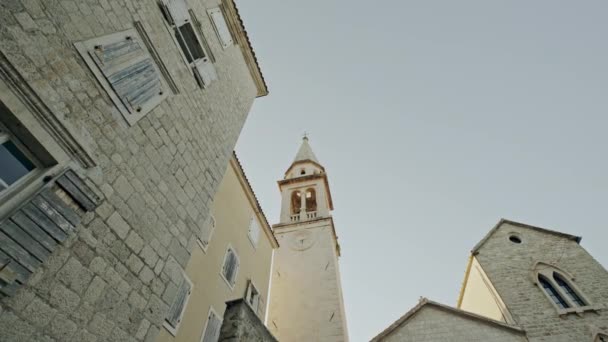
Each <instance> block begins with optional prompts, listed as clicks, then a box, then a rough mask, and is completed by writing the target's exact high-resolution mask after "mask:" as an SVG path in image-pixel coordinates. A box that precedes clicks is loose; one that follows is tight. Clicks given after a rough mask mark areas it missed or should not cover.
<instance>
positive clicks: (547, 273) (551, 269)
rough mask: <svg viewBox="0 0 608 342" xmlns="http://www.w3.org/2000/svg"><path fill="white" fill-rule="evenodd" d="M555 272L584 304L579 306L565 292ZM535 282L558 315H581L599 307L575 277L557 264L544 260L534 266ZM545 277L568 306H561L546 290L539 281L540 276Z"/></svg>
mask: <svg viewBox="0 0 608 342" xmlns="http://www.w3.org/2000/svg"><path fill="white" fill-rule="evenodd" d="M554 274H557V276H558V277H560V278H561V279H562V280H563V281H564V282H565V283H566V284H567V285H568V286H569V287H570V288H571V289H572V290H573V291H574V293H575V294H576V295H577V296H578V297H579V298H580V299H581V300H582V301H583V302H584V303H585V305H584V306H579V305H578V304H577V303H575V302H573V301H572V299H571V298H570V296H569V295H568V294H567V293H565V292H564V290H563V289H562V287H561V286H559V284H557V282H556V281H555V278H554ZM532 276H533V277H534V278H533V282H534V284H535V285H536V286H537V287H538V288H539V289H540V290H541V292H542V293H543V294H544V295H545V296H546V297H547V299H548V300H549V301H550V302H551V304H552V305H553V307H554V308H555V310H556V311H557V313H558V315H560V316H561V315H567V314H571V313H576V314H579V315H581V314H582V313H583V312H584V311H595V310H598V309H599V308H598V307H596V306H595V305H593V304H592V302H591V301H590V300H589V298H588V297H587V296H586V295H585V294H584V293H583V291H581V289H580V288H579V287H578V286H577V284H576V283H575V281H574V280H575V279H574V277H573V276H572V275H571V274H570V273H568V272H566V271H564V270H561V269H559V268H558V267H556V266H553V265H551V264H548V263H544V262H537V263H536V264H535V265H534V267H533V272H532ZM541 276H542V277H543V278H545V280H546V281H547V282H548V283H549V284H550V285H551V286H552V287H553V289H554V290H555V291H556V292H557V293H558V294H559V295H560V296H561V298H562V300H563V301H564V302H566V303H567V304H568V306H569V307H568V308H560V307H559V306H558V305H557V304H556V303H555V302H554V301H553V299H552V298H551V297H550V296H549V294H548V293H547V292H546V291H545V289H544V288H543V287H542V285H541V284H540V281H539V279H540V278H539V277H541Z"/></svg>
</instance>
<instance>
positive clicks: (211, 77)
mask: <svg viewBox="0 0 608 342" xmlns="http://www.w3.org/2000/svg"><path fill="white" fill-rule="evenodd" d="M193 72H194V75H196V79H197V81H198V83H199V85H200V86H201V87H203V88H205V87H207V86H208V85H209V84H210V83H211V82H213V81H215V80H217V72H216V71H215V67H214V66H213V63H211V61H210V60H209V58H207V57H205V58H202V59H199V60H197V61H196V62H195V63H194V68H193Z"/></svg>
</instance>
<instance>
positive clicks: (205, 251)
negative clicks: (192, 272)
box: [196, 239, 209, 254]
mask: <svg viewBox="0 0 608 342" xmlns="http://www.w3.org/2000/svg"><path fill="white" fill-rule="evenodd" d="M196 243H197V244H198V246H199V247H200V248H201V249H202V250H203V253H205V254H207V249H209V244H207V245H205V244H204V243H203V242H202V241H201V239H196Z"/></svg>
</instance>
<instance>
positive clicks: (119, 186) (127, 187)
mask: <svg viewBox="0 0 608 342" xmlns="http://www.w3.org/2000/svg"><path fill="white" fill-rule="evenodd" d="M113 188H114V190H115V191H116V192H117V193H118V195H120V197H122V199H123V200H125V201H126V200H128V199H129V197H131V195H132V194H133V192H134V191H135V189H133V186H131V184H130V183H129V181H128V180H127V178H125V176H123V175H120V176H119V177H118V178H117V179H116V182H114V185H113Z"/></svg>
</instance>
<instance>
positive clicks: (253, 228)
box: [248, 215, 260, 246]
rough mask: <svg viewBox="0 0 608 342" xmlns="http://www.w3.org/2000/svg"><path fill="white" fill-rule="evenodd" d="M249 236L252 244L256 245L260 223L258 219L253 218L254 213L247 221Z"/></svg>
mask: <svg viewBox="0 0 608 342" xmlns="http://www.w3.org/2000/svg"><path fill="white" fill-rule="evenodd" d="M248 234H249V238H250V239H251V242H252V243H253V245H254V246H257V245H258V241H259V239H260V225H259V224H258V221H257V220H256V219H255V215H254V216H253V217H251V221H249V232H248Z"/></svg>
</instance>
